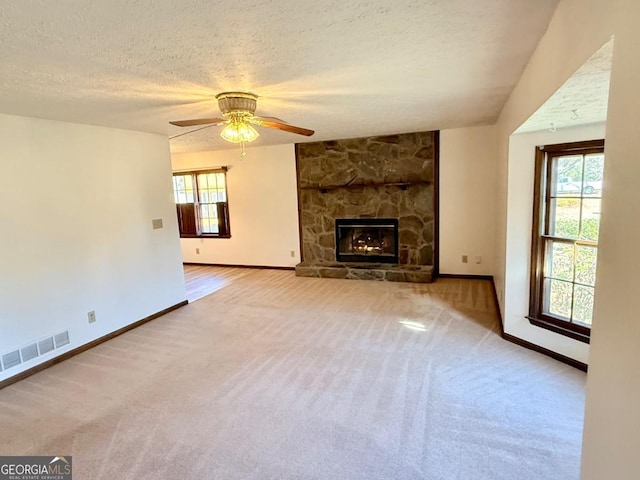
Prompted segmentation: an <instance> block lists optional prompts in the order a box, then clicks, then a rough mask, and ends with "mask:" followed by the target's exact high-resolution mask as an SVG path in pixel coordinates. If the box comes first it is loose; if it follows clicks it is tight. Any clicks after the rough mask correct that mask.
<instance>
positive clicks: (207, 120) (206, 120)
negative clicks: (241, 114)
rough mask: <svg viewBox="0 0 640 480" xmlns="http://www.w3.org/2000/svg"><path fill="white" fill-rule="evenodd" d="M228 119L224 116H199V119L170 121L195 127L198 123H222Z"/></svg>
mask: <svg viewBox="0 0 640 480" xmlns="http://www.w3.org/2000/svg"><path fill="white" fill-rule="evenodd" d="M226 121H227V120H225V119H224V118H199V119H197V120H179V121H177V122H169V123H170V124H171V125H175V126H176V127H195V126H196V125H208V124H210V123H211V124H222V123H225V122H226Z"/></svg>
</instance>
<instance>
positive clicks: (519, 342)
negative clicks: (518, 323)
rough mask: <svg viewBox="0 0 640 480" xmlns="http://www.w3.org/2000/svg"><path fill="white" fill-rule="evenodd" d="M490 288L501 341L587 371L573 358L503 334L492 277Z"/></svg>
mask: <svg viewBox="0 0 640 480" xmlns="http://www.w3.org/2000/svg"><path fill="white" fill-rule="evenodd" d="M491 288H492V289H493V301H494V302H495V305H496V312H497V313H498V320H499V321H500V336H501V337H502V338H503V339H505V340H506V341H507V342H511V343H515V344H516V345H519V346H521V347H524V348H528V349H529V350H533V351H535V352H538V353H542V354H543V355H546V356H547V357H551V358H553V359H554V360H558V361H559V362H562V363H566V364H567V365H570V366H572V367H574V368H577V369H578V370H582V371H583V372H586V371H588V370H589V366H588V365H587V364H586V363H582V362H579V361H578V360H574V359H573V358H570V357H567V356H566V355H562V354H561V353H557V352H554V351H553V350H549V349H547V348H544V347H541V346H540V345H536V344H535V343H531V342H528V341H526V340H523V339H522V338H519V337H515V336H513V335H510V334H508V333H505V331H504V322H503V320H502V312H500V304H499V303H498V291H497V290H496V282H495V280H494V278H493V277H491Z"/></svg>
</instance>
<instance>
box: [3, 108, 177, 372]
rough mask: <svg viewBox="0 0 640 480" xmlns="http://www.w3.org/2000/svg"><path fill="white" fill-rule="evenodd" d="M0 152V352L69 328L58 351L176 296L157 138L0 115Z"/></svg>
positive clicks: (170, 209) (166, 171) (173, 241)
mask: <svg viewBox="0 0 640 480" xmlns="http://www.w3.org/2000/svg"><path fill="white" fill-rule="evenodd" d="M0 145H2V155H0V170H1V171H2V179H3V180H2V188H0V205H2V208H1V209H0V225H2V237H1V238H2V240H1V246H2V248H0V265H1V268H0V354H4V353H7V352H9V351H11V350H14V349H15V348H17V347H22V346H24V345H26V344H29V343H31V342H33V341H34V340H39V339H41V338H42V337H45V336H50V335H52V334H56V333H59V332H61V331H63V330H67V329H69V330H70V337H71V344H70V345H68V346H66V347H63V348H62V349H61V350H56V351H55V355H57V354H60V353H63V352H64V351H67V350H70V349H73V348H76V347H78V346H80V345H82V344H84V343H87V342H89V341H91V340H94V339H96V338H98V337H101V336H103V335H105V334H107V333H110V332H112V331H114V330H117V329H118V328H120V327H123V326H126V325H128V324H130V323H133V322H135V321H137V320H140V319H142V318H144V317H146V316H149V315H151V314H153V313H156V312H158V311H160V310H163V309H165V308H167V307H169V306H172V305H175V304H176V303H179V302H181V301H183V300H184V299H185V297H186V295H185V290H184V278H183V274H182V268H181V264H180V251H179V245H178V235H177V224H176V219H175V213H174V208H175V207H174V205H173V203H172V197H171V168H170V157H169V148H168V142H167V139H166V138H163V137H161V136H158V135H150V134H144V133H138V132H131V131H126V130H117V129H110V128H102V127H93V126H87V125H77V124H70V123H62V122H53V121H46V120H38V119H32V118H25V117H16V116H9V115H0ZM155 218H162V220H163V222H164V228H163V229H160V230H153V229H152V225H151V220H152V219H155ZM90 310H94V311H95V312H96V317H97V322H95V323H93V324H89V323H88V321H87V312H89V311H90ZM53 356H54V352H52V353H49V354H47V355H44V356H42V357H39V358H37V359H34V360H32V361H29V362H27V363H24V364H22V365H20V366H18V367H14V368H11V369H9V370H7V371H3V372H0V380H3V379H5V378H8V377H10V376H13V375H15V374H16V373H19V372H20V371H22V370H25V369H27V368H30V367H33V366H34V365H36V364H38V363H41V362H42V361H44V360H48V359H50V358H52V357H53Z"/></svg>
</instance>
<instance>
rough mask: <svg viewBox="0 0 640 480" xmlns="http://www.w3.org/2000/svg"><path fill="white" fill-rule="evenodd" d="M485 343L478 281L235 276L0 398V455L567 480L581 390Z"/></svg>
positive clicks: (558, 374)
mask: <svg viewBox="0 0 640 480" xmlns="http://www.w3.org/2000/svg"><path fill="white" fill-rule="evenodd" d="M401 321H404V322H417V324H409V325H408V326H407V325H403V324H402V323H399V322H401ZM418 324H422V325H423V326H422V327H421V326H420V325H418ZM497 332H498V326H497V320H496V315H495V310H494V305H493V301H492V297H491V294H490V283H489V282H488V281H479V280H440V281H438V282H437V283H436V284H433V285H413V284H403V283H382V282H370V281H354V280H331V279H311V278H297V277H295V276H294V274H293V273H292V272H289V271H268V270H251V271H250V272H249V273H248V274H247V275H242V276H240V277H239V278H237V279H235V280H233V281H231V282H228V283H227V284H226V285H225V286H224V287H222V288H220V289H219V290H218V291H216V292H215V293H213V294H212V295H209V296H207V297H204V298H202V299H201V300H198V301H196V302H194V303H192V304H190V305H188V306H186V307H184V308H182V309H180V310H177V311H175V312H173V313H171V314H169V315H166V316H164V317H161V318H159V319H157V320H155V321H153V322H151V323H148V324H146V325H144V326H142V327H140V328H138V329H136V330H133V331H131V332H129V333H127V334H125V335H122V336H120V337H118V338H116V339H114V340H111V341H109V342H107V343H105V344H103V345H101V346H99V347H96V348H95V349H93V350H91V351H88V352H86V353H84V354H81V355H79V356H77V357H75V358H73V359H71V360H68V361H66V362H64V363H62V364H60V365H57V366H55V367H53V368H51V369H49V370H47V371H45V372H42V373H40V374H37V375H35V376H33V377H30V378H29V379H27V380H24V381H22V382H19V383H17V384H15V385H13V386H11V387H8V388H6V389H4V390H1V391H0V454H4V455H8V454H14V455H18V454H42V455H54V454H55V455H69V454H71V455H73V464H74V470H75V476H74V478H75V479H77V480H84V479H105V480H107V479H108V480H112V479H118V480H125V479H136V480H142V479H167V480H169V479H216V480H217V479H349V480H351V479H367V480H372V479H374V480H375V479H434V480H435V479H443V480H444V479H470V480H482V479H487V480H489V479H491V480H495V479H510V480H512V479H518V480H522V479H536V480H541V479H543V480H553V479H558V480H571V479H578V477H579V456H580V442H581V434H582V421H583V404H584V383H585V378H586V377H585V375H584V374H583V373H582V372H579V371H577V370H575V369H573V368H571V367H568V366H566V365H563V364H561V363H558V362H556V361H554V360H551V359H549V358H547V357H544V356H541V355H539V354H537V353H535V352H531V351H528V350H525V349H522V348H520V347H518V346H515V345H512V344H510V343H507V342H505V341H503V340H502V339H501V338H500V337H499V335H498V333H497Z"/></svg>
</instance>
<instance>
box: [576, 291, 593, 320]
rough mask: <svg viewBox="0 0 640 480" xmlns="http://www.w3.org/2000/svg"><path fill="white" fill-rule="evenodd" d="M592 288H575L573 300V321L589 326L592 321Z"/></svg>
mask: <svg viewBox="0 0 640 480" xmlns="http://www.w3.org/2000/svg"><path fill="white" fill-rule="evenodd" d="M594 291H595V290H594V288H593V287H583V286H581V285H576V286H575V293H574V300H573V320H575V321H576V322H581V323H586V324H587V325H591V320H592V319H593V296H594Z"/></svg>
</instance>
